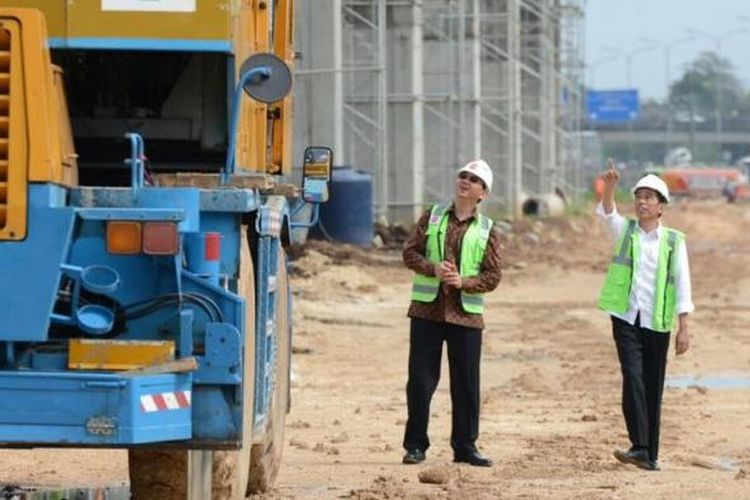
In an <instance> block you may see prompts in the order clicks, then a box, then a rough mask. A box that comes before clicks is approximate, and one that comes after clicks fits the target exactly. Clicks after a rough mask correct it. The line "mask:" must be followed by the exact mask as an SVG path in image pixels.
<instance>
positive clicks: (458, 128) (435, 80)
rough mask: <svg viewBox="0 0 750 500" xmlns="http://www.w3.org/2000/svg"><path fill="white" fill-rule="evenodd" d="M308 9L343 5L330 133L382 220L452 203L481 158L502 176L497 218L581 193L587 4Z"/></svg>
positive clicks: (462, 0) (377, 0)
mask: <svg viewBox="0 0 750 500" xmlns="http://www.w3.org/2000/svg"><path fill="white" fill-rule="evenodd" d="M300 1H302V0H300ZM311 1H316V3H317V2H321V3H324V2H330V1H333V2H339V3H340V12H341V19H340V21H338V22H339V24H340V26H341V33H342V34H341V36H340V37H339V44H340V49H338V50H339V51H340V57H339V63H338V67H337V68H334V69H333V70H334V71H335V72H337V74H340V75H343V76H342V78H341V82H340V83H339V85H340V88H341V92H340V96H338V97H337V99H339V100H338V101H337V102H339V103H340V104H335V103H334V104H333V106H334V107H338V108H339V109H340V111H339V113H338V117H336V113H333V116H334V120H337V121H336V123H334V124H333V127H334V128H338V129H340V130H341V132H340V134H339V136H340V139H341V141H342V142H343V144H341V145H340V146H339V147H340V148H342V150H343V152H344V156H343V157H344V158H345V159H346V162H347V163H349V164H351V165H353V166H355V167H356V168H360V169H362V170H366V171H369V172H371V173H372V174H373V176H374V185H375V191H376V198H375V199H376V208H377V212H378V214H379V215H386V216H388V217H389V218H390V219H413V218H414V216H416V215H417V214H419V213H420V212H421V211H422V210H423V208H424V205H425V204H428V203H431V202H434V201H437V200H444V199H448V198H450V197H451V196H452V194H453V185H454V177H455V171H456V169H457V168H458V167H459V166H460V165H461V164H463V163H465V162H466V161H468V160H471V159H473V158H477V157H483V158H485V159H486V160H487V161H488V162H489V163H490V165H491V166H492V167H493V170H494V171H495V179H496V180H495V186H494V187H493V193H492V197H491V198H490V199H489V200H488V203H487V204H486V205H489V210H491V211H495V212H498V211H502V212H505V213H508V214H516V215H517V214H519V213H520V211H521V210H522V208H523V205H524V201H525V200H527V199H528V198H529V197H535V196H537V197H538V196H542V195H546V194H548V193H551V192H553V191H555V190H558V191H560V192H563V193H565V195H566V196H569V197H571V198H575V197H576V196H577V195H578V194H579V192H580V175H579V167H580V148H581V145H580V121H581V120H580V117H581V109H580V106H581V88H582V85H581V84H582V68H583V64H582V57H583V19H584V5H583V3H584V1H585V0H307V2H311ZM318 5H320V4H318ZM386 15H387V17H386ZM319 29H323V28H322V27H321V28H315V27H313V28H311V30H312V31H313V32H317V31H319ZM334 87H335V85H334ZM298 125H299V124H298ZM340 157H341V156H340Z"/></svg>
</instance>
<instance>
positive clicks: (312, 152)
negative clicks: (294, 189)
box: [302, 146, 333, 203]
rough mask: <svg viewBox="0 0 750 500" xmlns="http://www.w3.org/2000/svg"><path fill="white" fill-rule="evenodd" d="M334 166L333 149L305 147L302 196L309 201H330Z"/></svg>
mask: <svg viewBox="0 0 750 500" xmlns="http://www.w3.org/2000/svg"><path fill="white" fill-rule="evenodd" d="M332 168H333V150H332V149H331V148H327V147H321V146H311V147H309V148H306V149H305V154H304V156H303V163H302V198H303V199H304V200H305V201H306V202H308V203H325V202H327V201H328V197H329V190H328V184H329V183H330V181H331V169H332Z"/></svg>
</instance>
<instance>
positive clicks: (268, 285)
mask: <svg viewBox="0 0 750 500" xmlns="http://www.w3.org/2000/svg"><path fill="white" fill-rule="evenodd" d="M258 74H259V75H260V76H261V77H262V76H263V75H264V74H266V73H264V72H263V71H260V72H259V73H258ZM244 81H245V80H243V82H244ZM233 125H235V126H236V120H234V121H233ZM232 136H234V134H232ZM128 137H129V138H130V140H131V146H132V150H131V158H130V160H129V163H130V165H131V169H132V181H131V187H130V188H111V187H101V188H99V187H81V188H74V189H69V190H68V189H65V188H62V187H59V186H55V185H51V184H30V185H29V208H28V210H29V213H28V221H29V226H28V237H27V238H26V239H25V240H23V241H19V242H0V401H2V405H0V443H2V444H5V445H19V446H32V445H47V446H49V445H60V446H85V445H94V446H131V445H136V444H143V443H155V442H176V443H180V444H183V445H185V446H186V447H190V448H200V447H207V448H220V447H236V446H239V443H240V441H241V439H242V436H241V433H242V427H243V426H242V422H243V418H252V419H253V426H254V429H258V428H260V426H263V425H264V423H265V422H266V419H267V418H268V412H269V404H270V401H271V397H272V393H273V389H274V371H275V366H276V361H277V360H276V353H277V351H278V349H277V347H278V346H277V345H276V341H277V332H276V325H275V323H276V322H275V318H276V317H277V311H276V304H277V296H276V294H277V290H287V291H288V287H279V286H278V283H277V277H278V271H279V270H278V265H279V252H280V249H281V238H282V233H283V234H288V235H291V234H292V231H291V230H290V227H289V225H290V224H291V223H290V216H289V215H290V206H289V203H290V200H287V199H286V198H284V197H281V196H273V195H262V194H261V193H259V192H258V191H257V190H253V189H238V188H234V187H232V188H224V187H222V186H217V187H216V188H212V189H198V188H182V187H178V188H165V187H148V186H144V182H143V177H144V168H143V167H144V166H143V160H144V158H145V156H144V144H143V141H142V139H141V138H140V137H139V136H137V135H135V134H128ZM230 154H232V155H233V153H232V151H230ZM233 170H234V169H233V166H232V164H231V160H228V162H227V168H226V169H225V172H224V174H223V178H224V179H225V180H226V179H228V178H229V176H231V175H237V174H234V173H233ZM294 203H295V205H297V204H300V203H304V202H302V201H301V200H296V201H295V202H294ZM298 208H299V206H293V207H291V211H292V212H293V211H295V210H297V209H298ZM316 212H317V209H316ZM110 221H137V222H141V223H147V222H165V223H173V224H176V225H177V232H178V236H179V242H180V243H179V250H178V251H177V253H176V254H174V255H158V254H146V253H144V252H139V253H134V254H130V255H121V254H111V253H109V252H108V250H107V240H106V238H107V234H106V232H107V223H108V222H110ZM243 224H249V227H248V231H247V234H248V235H249V238H248V239H249V244H250V249H251V251H252V255H253V260H254V262H255V271H254V272H255V285H254V286H255V301H256V303H255V304H245V301H244V299H243V298H242V297H241V295H240V293H239V289H238V284H239V281H238V280H239V277H240V255H241V238H242V235H243V234H244V233H243V231H242V227H243ZM217 233H218V234H220V235H221V237H220V239H219V240H218V241H219V242H220V243H219V244H220V259H219V260H218V261H216V262H215V263H213V264H211V265H208V266H206V265H204V264H206V262H205V260H206V259H204V258H203V257H201V256H196V255H197V254H199V253H200V252H197V251H196V250H195V248H198V249H200V248H203V247H202V243H201V242H203V241H204V238H205V235H207V234H214V235H215V234H217ZM196 242H197V243H196ZM282 265H286V263H285V262H282ZM288 303H289V304H291V297H289V301H288ZM245 307H255V308H256V310H255V318H256V321H255V325H246V324H245ZM281 313H282V314H284V313H286V314H289V313H290V311H284V312H281ZM287 323H288V324H289V325H291V321H288V322H287ZM289 328H291V326H290V327H289ZM247 336H254V340H255V359H254V364H255V380H243V379H242V373H243V363H244V362H245V359H244V352H245V351H244V345H245V339H246V337H247ZM78 337H89V338H92V337H93V338H102V337H104V338H107V339H115V340H123V341H128V340H157V341H164V340H171V341H174V342H175V346H176V357H177V358H186V357H194V358H196V360H197V361H198V368H197V369H196V370H194V371H190V372H186V373H157V374H143V373H136V372H114V371H85V370H69V369H68V348H67V346H68V341H69V339H70V338H78ZM284 338H286V339H288V341H291V340H290V339H291V332H289V335H287V336H284ZM290 351H291V349H289V352H290ZM244 384H254V406H253V410H254V411H253V415H251V416H248V415H243V414H242V408H243V395H244V394H248V392H247V391H245V390H244V389H245V388H244Z"/></svg>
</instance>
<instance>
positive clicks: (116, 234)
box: [107, 221, 141, 255]
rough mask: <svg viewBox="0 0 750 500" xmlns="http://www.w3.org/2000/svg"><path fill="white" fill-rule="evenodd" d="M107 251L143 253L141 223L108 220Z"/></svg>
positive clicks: (130, 253)
mask: <svg viewBox="0 0 750 500" xmlns="http://www.w3.org/2000/svg"><path fill="white" fill-rule="evenodd" d="M107 252H109V253H113V254H123V255H132V254H137V253H141V223H140V222H130V221H110V222H108V223H107Z"/></svg>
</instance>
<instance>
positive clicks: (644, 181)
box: [633, 174, 669, 203]
mask: <svg viewBox="0 0 750 500" xmlns="http://www.w3.org/2000/svg"><path fill="white" fill-rule="evenodd" d="M641 188H648V189H652V190H654V191H656V192H657V193H659V194H660V195H662V197H663V198H664V199H665V200H666V202H667V203H669V188H668V187H667V183H666V182H664V181H663V180H662V179H661V177H659V176H657V175H654V174H648V175H646V176H644V177H641V179H640V180H639V181H638V183H637V184H636V185H635V187H634V188H633V194H635V192H636V191H638V190H639V189H641Z"/></svg>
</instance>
